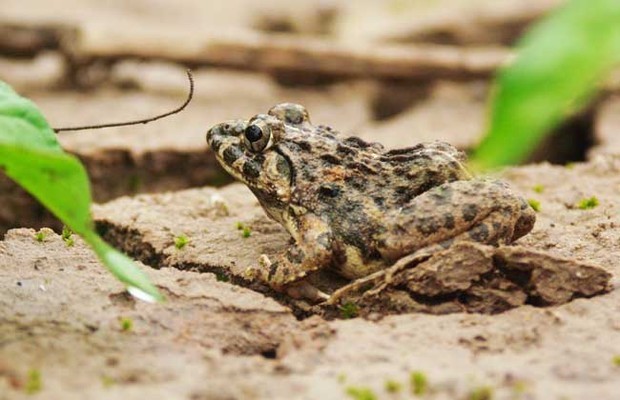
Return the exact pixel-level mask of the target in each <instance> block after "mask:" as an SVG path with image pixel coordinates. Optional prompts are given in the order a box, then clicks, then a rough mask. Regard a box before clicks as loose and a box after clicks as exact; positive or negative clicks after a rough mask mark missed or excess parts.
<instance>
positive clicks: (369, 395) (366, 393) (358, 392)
mask: <svg viewBox="0 0 620 400" xmlns="http://www.w3.org/2000/svg"><path fill="white" fill-rule="evenodd" d="M347 395H349V397H351V398H352V399H354V400H377V395H376V394H375V392H373V391H372V390H371V389H369V388H367V387H358V386H349V387H348V388H347Z"/></svg>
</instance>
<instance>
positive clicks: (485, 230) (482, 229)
mask: <svg viewBox="0 0 620 400" xmlns="http://www.w3.org/2000/svg"><path fill="white" fill-rule="evenodd" d="M469 237H470V238H472V240H474V241H476V242H481V243H484V242H486V240H487V239H488V238H489V227H487V226H486V225H485V224H480V225H478V226H475V227H474V228H473V229H471V230H470V231H469Z"/></svg>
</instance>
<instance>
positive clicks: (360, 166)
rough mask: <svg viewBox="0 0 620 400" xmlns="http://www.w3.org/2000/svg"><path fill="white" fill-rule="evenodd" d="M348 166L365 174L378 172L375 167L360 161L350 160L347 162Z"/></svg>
mask: <svg viewBox="0 0 620 400" xmlns="http://www.w3.org/2000/svg"><path fill="white" fill-rule="evenodd" d="M347 168H348V169H351V170H355V171H359V172H362V173H364V174H371V175H374V174H376V173H377V171H375V170H374V169H372V168H370V167H369V166H368V165H366V164H363V163H360V162H350V163H348V164H347Z"/></svg>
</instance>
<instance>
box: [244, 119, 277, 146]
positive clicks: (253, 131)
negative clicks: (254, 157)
mask: <svg viewBox="0 0 620 400" xmlns="http://www.w3.org/2000/svg"><path fill="white" fill-rule="evenodd" d="M243 137H244V140H243V142H244V143H245V147H246V149H248V150H250V151H251V152H254V153H260V152H261V151H263V150H265V148H266V147H267V145H268V144H269V142H270V140H271V129H269V127H268V126H266V125H264V126H259V125H258V124H251V125H248V126H247V128H245V132H244V134H243Z"/></svg>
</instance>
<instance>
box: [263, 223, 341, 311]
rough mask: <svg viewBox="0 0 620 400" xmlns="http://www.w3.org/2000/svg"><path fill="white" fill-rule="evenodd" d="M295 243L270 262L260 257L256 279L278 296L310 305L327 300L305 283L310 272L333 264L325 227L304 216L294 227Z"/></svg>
mask: <svg viewBox="0 0 620 400" xmlns="http://www.w3.org/2000/svg"><path fill="white" fill-rule="evenodd" d="M294 232H296V233H297V235H294V239H295V243H294V244H293V245H291V246H290V247H289V248H288V249H287V250H286V252H284V254H280V255H278V256H277V257H276V258H275V259H274V260H269V258H268V257H267V256H262V257H261V261H260V264H261V265H260V267H259V270H258V271H256V272H258V276H257V278H258V279H260V280H261V281H263V282H265V283H267V284H268V285H269V286H270V287H272V288H273V289H274V290H276V291H278V292H285V293H287V294H288V295H289V296H291V297H293V298H305V299H308V300H311V301H321V300H327V299H328V298H329V296H328V295H327V294H325V293H323V292H321V291H320V290H318V289H317V288H315V287H314V286H312V285H311V284H310V283H309V282H307V281H306V280H305V278H306V277H307V276H308V275H309V274H310V273H312V272H314V271H318V270H320V269H322V268H325V267H328V266H329V265H330V264H331V263H332V262H333V260H334V239H333V235H332V233H331V229H330V228H329V226H328V225H327V224H326V223H325V222H324V221H323V220H321V219H320V218H319V217H317V216H315V215H312V214H306V215H304V216H303V217H301V218H299V220H298V221H297V223H296V225H295V229H294Z"/></svg>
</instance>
